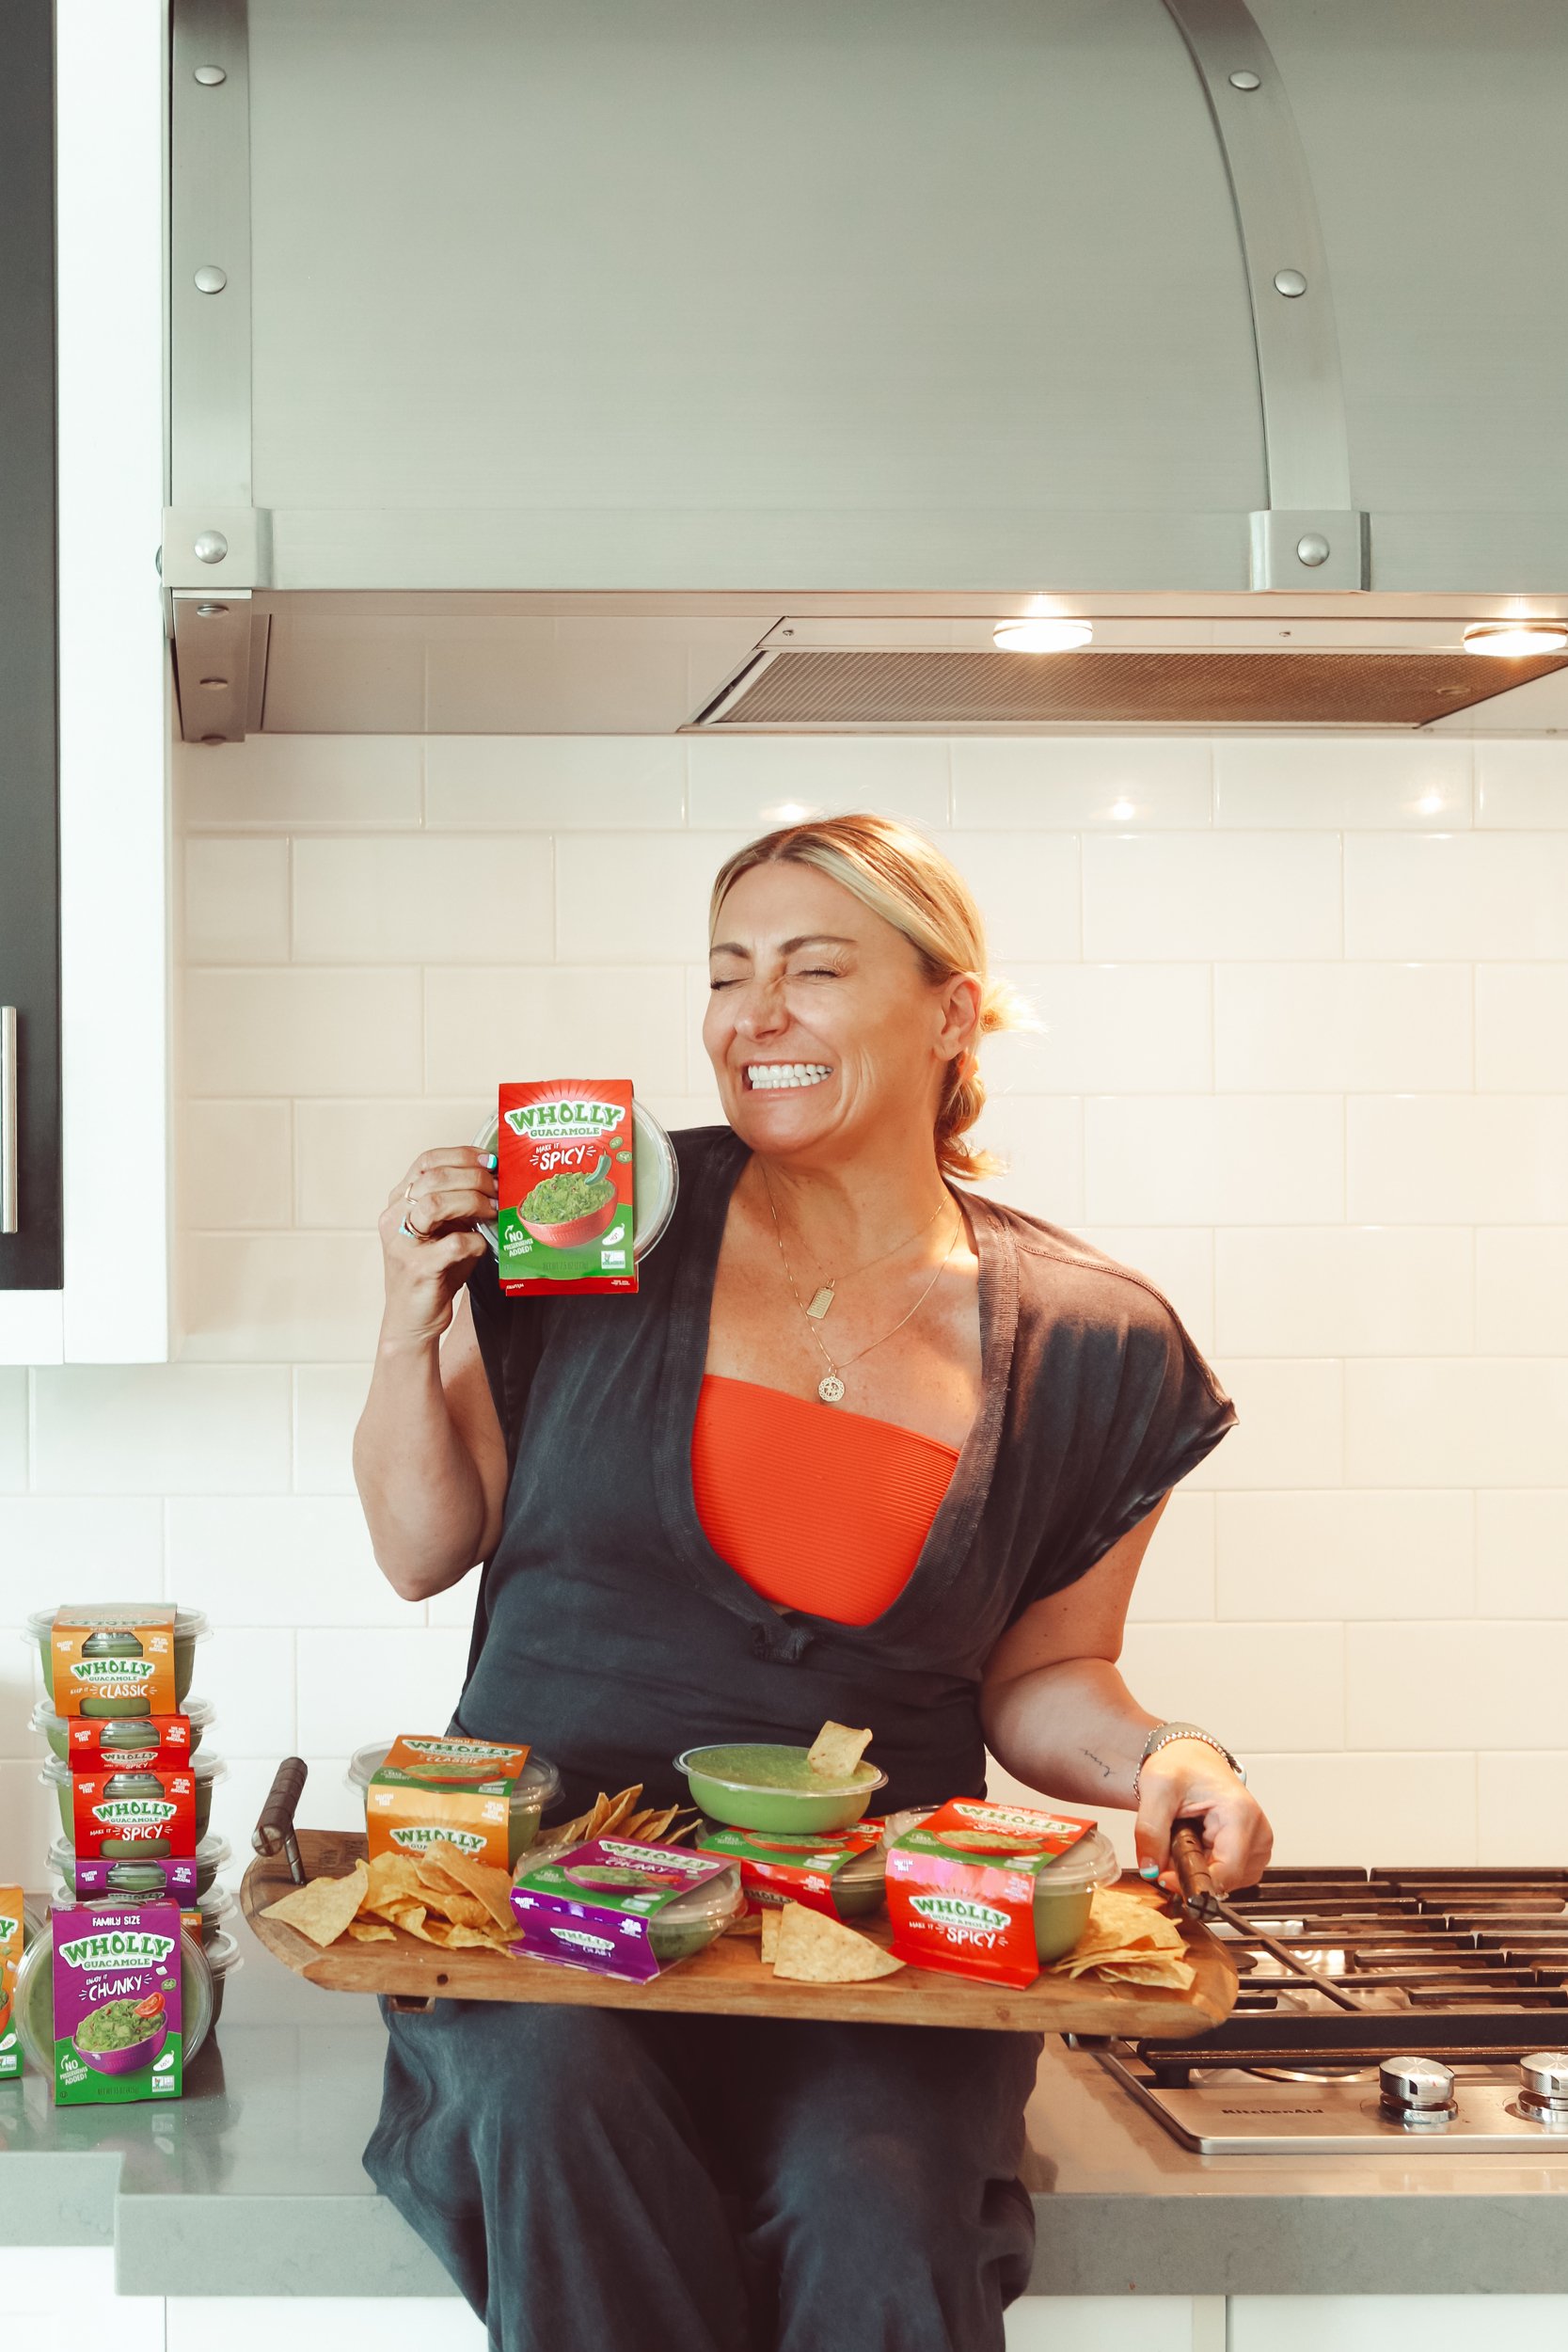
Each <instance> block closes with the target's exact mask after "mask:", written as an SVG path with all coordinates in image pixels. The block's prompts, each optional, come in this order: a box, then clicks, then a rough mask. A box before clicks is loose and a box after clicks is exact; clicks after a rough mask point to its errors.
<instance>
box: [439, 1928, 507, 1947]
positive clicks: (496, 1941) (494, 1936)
mask: <svg viewBox="0 0 1568 2352" xmlns="http://www.w3.org/2000/svg"><path fill="white" fill-rule="evenodd" d="M510 1941H511V1939H510V1937H507V1938H504V1939H503V1938H502V1937H500V1936H499V1935H498V1933H497V1931H496V1930H495V1929H494V1928H470V1927H465V1926H464V1925H462V1923H461V1922H457V1923H454V1924H453V1926H452V1927H451V1928H450V1929H449V1930H448V1931H447V1949H448V1951H449V1952H467V1951H486V1952H489V1951H494V1950H495V1949H496V1948H497V1947H498V1946H500V1945H502V1944H503V1943H507V1942H510Z"/></svg>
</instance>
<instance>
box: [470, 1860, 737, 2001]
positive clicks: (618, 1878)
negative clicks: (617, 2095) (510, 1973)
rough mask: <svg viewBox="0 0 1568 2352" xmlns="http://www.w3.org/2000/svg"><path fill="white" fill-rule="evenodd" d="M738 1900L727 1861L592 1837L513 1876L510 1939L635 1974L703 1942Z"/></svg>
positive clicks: (561, 1958) (532, 1953)
mask: <svg viewBox="0 0 1568 2352" xmlns="http://www.w3.org/2000/svg"><path fill="white" fill-rule="evenodd" d="M741 1907H742V1901H741V1895H740V1885H739V1878H738V1874H737V1873H736V1868H735V1866H734V1864H733V1863H724V1862H718V1861H715V1860H714V1859H713V1858H712V1856H710V1855H707V1854H695V1853H683V1852H680V1851H678V1850H677V1849H676V1848H675V1847H673V1846H645V1845H641V1844H638V1843H636V1842H635V1841H633V1840H631V1839H625V1838H620V1837H598V1838H595V1839H594V1841H593V1843H592V1844H591V1845H587V1846H574V1847H572V1848H571V1850H570V1851H568V1852H566V1853H563V1854H561V1855H559V1856H558V1857H557V1858H556V1860H555V1861H553V1862H542V1863H541V1864H540V1865H539V1867H538V1868H537V1869H534V1870H530V1871H528V1872H527V1873H526V1874H525V1876H524V1877H522V1878H520V1879H519V1880H518V1881H517V1883H516V1884H515V1886H514V1887H513V1889H512V1908H513V1910H514V1911H515V1913H516V1915H517V1924H518V1927H519V1929H520V1930H521V1934H520V1936H519V1939H518V1941H517V1942H516V1943H515V1944H514V1946H513V1947H512V1948H513V1950H514V1951H515V1952H519V1953H521V1954H523V1955H524V1957H525V1958H527V1959H530V1960H552V1961H556V1962H558V1963H560V1965H561V1966H562V1967H564V1968H587V1969H591V1970H593V1971H594V1974H595V1975H598V1976H601V1977H624V1978H626V1979H628V1980H629V1981H630V1982H632V1983H634V1984H640V1983H644V1982H646V1980H647V1979H649V1978H650V1977H657V1975H658V1973H659V1970H660V1969H661V1968H667V1967H669V1966H671V1965H672V1964H673V1963H674V1962H675V1961H678V1960H687V1959H689V1958H690V1956H691V1954H692V1953H693V1952H700V1951H701V1950H702V1949H703V1947H705V1945H707V1944H711V1943H712V1941H713V1939H714V1937H715V1936H716V1935H718V1934H720V1933H721V1931H722V1930H723V1928H724V1927H725V1925H726V1924H727V1922H728V1921H729V1919H730V1918H731V1917H733V1916H734V1915H735V1914H736V1912H737V1911H739V1910H740V1909H741Z"/></svg>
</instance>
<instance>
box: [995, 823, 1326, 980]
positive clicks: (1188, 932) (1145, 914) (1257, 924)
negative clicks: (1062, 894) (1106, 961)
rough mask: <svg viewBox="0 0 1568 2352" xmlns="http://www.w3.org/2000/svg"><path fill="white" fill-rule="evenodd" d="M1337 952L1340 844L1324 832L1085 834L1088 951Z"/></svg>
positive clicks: (1218, 956)
mask: <svg viewBox="0 0 1568 2352" xmlns="http://www.w3.org/2000/svg"><path fill="white" fill-rule="evenodd" d="M1339 949H1340V924H1339V844H1338V837H1337V836H1336V835H1334V834H1314V833H1294V834H1261V833H1254V834H1242V833H1232V834H1218V833H1216V834H1190V833H1181V834H1176V833H1173V834H1152V833H1151V834H1130V835H1128V836H1127V837H1126V838H1118V837H1115V836H1111V835H1106V834H1090V835H1087V836H1085V841H1084V952H1085V955H1087V956H1093V957H1101V956H1104V957H1109V958H1112V959H1115V960H1117V961H1133V960H1134V959H1136V960H1138V961H1148V962H1153V963H1158V962H1169V961H1175V960H1177V959H1183V958H1190V959H1192V960H1194V961H1200V962H1218V961H1228V962H1234V961H1238V960H1241V959H1250V958H1257V957H1263V956H1278V957H1280V958H1282V959H1283V958H1292V957H1307V956H1311V957H1317V956H1338V953H1339ZM1039 952H1049V951H1044V950H1042V951H1039Z"/></svg>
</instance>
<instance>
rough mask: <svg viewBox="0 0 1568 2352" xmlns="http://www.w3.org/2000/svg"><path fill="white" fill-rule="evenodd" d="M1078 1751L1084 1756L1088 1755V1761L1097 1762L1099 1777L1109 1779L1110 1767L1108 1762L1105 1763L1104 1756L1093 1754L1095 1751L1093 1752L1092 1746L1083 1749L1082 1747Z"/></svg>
mask: <svg viewBox="0 0 1568 2352" xmlns="http://www.w3.org/2000/svg"><path fill="white" fill-rule="evenodd" d="M1080 1753H1081V1754H1082V1755H1084V1756H1087V1757H1088V1759H1089V1762H1090V1763H1091V1764H1098V1765H1099V1767H1100V1772H1101V1779H1102V1780H1109V1779H1110V1777H1111V1767H1110V1766H1109V1764H1107V1763H1106V1761H1105V1758H1104V1757H1103V1756H1096V1754H1095V1752H1094V1750H1093V1749H1092V1748H1084V1749H1082V1750H1081V1751H1080Z"/></svg>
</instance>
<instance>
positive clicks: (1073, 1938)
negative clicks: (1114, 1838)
mask: <svg viewBox="0 0 1568 2352" xmlns="http://www.w3.org/2000/svg"><path fill="white" fill-rule="evenodd" d="M1120 1876H1121V1864H1120V1863H1119V1862H1118V1861H1117V1852H1116V1848H1115V1847H1114V1846H1113V1845H1112V1843H1111V1841H1110V1839H1109V1838H1108V1837H1107V1836H1105V1834H1104V1832H1103V1831H1102V1830H1098V1829H1097V1830H1096V1831H1095V1832H1094V1834H1093V1836H1090V1837H1081V1838H1080V1839H1079V1841H1078V1843H1077V1845H1076V1846H1069V1848H1068V1850H1067V1851H1066V1853H1064V1854H1058V1855H1057V1856H1056V1859H1055V1861H1054V1862H1051V1863H1048V1864H1047V1865H1046V1867H1045V1868H1044V1869H1043V1870H1042V1871H1041V1872H1040V1874H1039V1876H1038V1878H1037V1880H1036V1881H1035V1949H1036V1950H1037V1952H1038V1954H1039V1956H1040V1963H1041V1965H1042V1966H1044V1965H1045V1964H1046V1963H1049V1962H1051V1961H1053V1960H1060V1959H1061V1958H1062V1956H1063V1954H1064V1953H1065V1952H1070V1951H1071V1949H1072V1947H1073V1946H1074V1945H1075V1944H1076V1943H1077V1941H1078V1938H1079V1937H1080V1936H1081V1935H1082V1934H1083V1932H1084V1930H1085V1928H1086V1927H1087V1926H1088V1924H1089V1899H1090V1897H1091V1896H1092V1895H1093V1893H1094V1890H1095V1888H1096V1887H1097V1886H1109V1885H1111V1884H1112V1883H1114V1882H1115V1881H1116V1880H1117V1879H1118V1878H1120Z"/></svg>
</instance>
